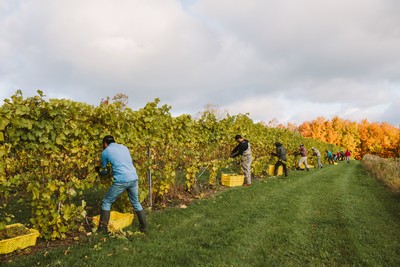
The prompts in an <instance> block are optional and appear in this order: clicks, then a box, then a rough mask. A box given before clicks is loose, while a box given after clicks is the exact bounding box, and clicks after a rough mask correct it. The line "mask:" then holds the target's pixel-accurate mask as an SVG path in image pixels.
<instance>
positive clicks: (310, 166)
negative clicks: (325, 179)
mask: <svg viewBox="0 0 400 267" xmlns="http://www.w3.org/2000/svg"><path fill="white" fill-rule="evenodd" d="M305 168H306V166H305V165H304V164H303V163H302V164H301V165H300V169H302V170H304V169H305ZM308 168H309V169H313V168H314V165H310V164H308Z"/></svg>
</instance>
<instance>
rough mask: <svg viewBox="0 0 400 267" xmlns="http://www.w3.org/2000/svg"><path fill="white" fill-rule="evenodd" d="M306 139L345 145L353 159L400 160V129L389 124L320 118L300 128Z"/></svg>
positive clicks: (305, 123) (303, 124)
mask: <svg viewBox="0 0 400 267" xmlns="http://www.w3.org/2000/svg"><path fill="white" fill-rule="evenodd" d="M299 132H300V133H301V135H302V136H304V137H310V138H315V139H319V140H321V141H324V142H327V143H331V144H335V145H337V146H341V147H343V148H345V149H349V150H350V151H352V154H353V156H355V157H357V158H360V157H362V156H363V155H365V154H374V155H378V156H380V157H385V158H387V157H399V153H400V129H399V128H397V127H394V126H393V125H391V124H389V123H386V122H384V123H376V122H375V123H370V122H368V121H367V120H362V121H361V122H360V123H357V122H352V121H349V120H343V119H340V118H339V117H337V116H335V117H333V118H332V119H331V120H326V119H325V118H323V117H318V118H317V119H315V120H313V121H311V122H304V123H302V124H301V125H300V126H299Z"/></svg>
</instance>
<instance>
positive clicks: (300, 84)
mask: <svg viewBox="0 0 400 267" xmlns="http://www.w3.org/2000/svg"><path fill="white" fill-rule="evenodd" d="M399 12H400V3H399V2H398V1H394V0H380V1H378V0H354V1H350V2H349V1H344V0H338V1H331V2H329V3H327V2H326V1H325V2H322V1H318V0H304V1H289V0H279V1H278V0H271V1H262V0H251V1H241V2H238V3H236V2H235V3H234V4H233V3H232V1H227V0H221V1H211V0H202V1H195V0H192V1H178V0H176V1H173V0H171V1H156V0H149V1H139V0H129V1H128V0H118V1H109V0H98V1H94V0H90V1H78V0H71V1H51V0H40V1H39V0H32V1H24V0H13V1H11V0H2V1H1V0H0V24H1V25H2V27H1V28H0V60H1V62H2V64H1V65H0V86H1V88H2V89H1V91H0V97H1V98H6V97H9V96H10V95H11V94H13V92H15V91H16V90H17V89H21V90H22V91H23V92H24V94H25V95H32V94H35V92H36V90H37V89H41V90H43V91H44V92H45V94H46V95H47V96H48V97H51V98H52V97H66V98H71V99H74V100H77V101H85V102H88V103H90V104H98V103H99V102H100V100H101V99H102V98H104V97H106V96H113V95H115V94H117V93H124V94H126V95H128V96H129V99H130V105H131V106H132V107H134V108H138V107H142V106H144V104H145V103H146V102H148V101H152V100H153V99H154V98H156V97H158V98H160V99H161V100H162V102H163V103H166V104H169V105H171V106H172V109H173V111H174V113H179V112H185V113H191V114H195V113H197V112H198V111H200V110H201V109H202V108H203V107H204V106H205V105H207V104H214V105H217V106H220V107H221V108H227V109H229V110H230V112H233V113H235V112H241V113H250V114H251V116H254V119H256V120H263V121H270V120H271V119H273V118H276V119H277V120H278V121H281V122H295V123H301V122H302V120H305V119H307V120H311V119H314V118H315V117H318V116H327V117H328V116H335V115H339V116H345V117H346V116H347V117H348V118H354V119H363V118H367V119H370V118H371V120H388V121H389V122H391V123H393V124H396V125H398V124H399V123H400V118H399V117H398V116H395V115H392V114H393V113H394V112H397V113H395V114H399V111H400V110H399V109H400V108H399V105H398V97H399V94H400V87H399V84H400V81H399V79H400V78H399V77H400V75H399V74H400V73H399V70H400V48H399V47H400V28H399V27H398V25H400V17H399V16H398V14H399Z"/></svg>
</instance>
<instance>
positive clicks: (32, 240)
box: [0, 223, 40, 254]
mask: <svg viewBox="0 0 400 267" xmlns="http://www.w3.org/2000/svg"><path fill="white" fill-rule="evenodd" d="M16 226H24V225H23V224H20V223H14V224H10V225H7V226H6V228H11V227H16ZM26 229H28V228H26ZM29 232H30V233H29V234H26V235H21V236H17V237H13V238H9V239H4V240H1V241H0V254H7V253H11V252H13V251H14V250H17V249H24V248H27V247H31V246H34V245H36V240H37V238H38V237H39V235H40V234H39V231H37V230H35V229H29Z"/></svg>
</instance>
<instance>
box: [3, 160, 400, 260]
mask: <svg viewBox="0 0 400 267" xmlns="http://www.w3.org/2000/svg"><path fill="white" fill-rule="evenodd" d="M148 222H149V226H150V230H149V233H148V234H147V235H145V236H144V235H133V236H130V237H128V238H115V237H114V238H112V237H106V238H101V237H100V236H98V235H94V236H92V237H90V238H89V239H88V240H86V241H85V242H83V243H80V244H75V245H73V246H66V247H61V248H57V249H49V250H47V251H41V252H38V253H36V254H35V255H31V256H17V257H12V258H8V259H7V261H5V262H2V264H4V265H5V266H6V265H7V266H354V265H355V266H400V198H399V196H398V195H395V194H393V193H391V192H389V191H388V190H387V189H386V188H385V187H384V186H382V185H381V184H380V183H379V182H377V181H375V180H374V179H373V178H371V177H369V176H368V175H366V174H365V173H364V171H363V169H362V167H361V163H360V162H357V161H352V162H351V163H350V164H346V163H340V164H338V165H335V166H332V165H331V166H325V167H324V168H323V169H312V170H311V171H310V172H305V171H292V172H290V174H289V177H288V178H283V177H278V178H268V179H264V180H262V179H260V180H256V181H255V182H254V183H253V185H252V186H251V187H235V188H227V189H226V190H223V191H222V192H220V193H218V194H217V195H215V196H213V197H211V198H209V199H205V200H196V201H194V202H193V203H192V204H191V205H189V206H188V207H187V208H186V209H182V208H169V209H166V210H162V211H154V212H152V213H151V214H149V216H148ZM136 228H137V225H136V224H135V225H133V226H131V227H129V228H127V229H128V230H131V231H133V230H135V229H136Z"/></svg>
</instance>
